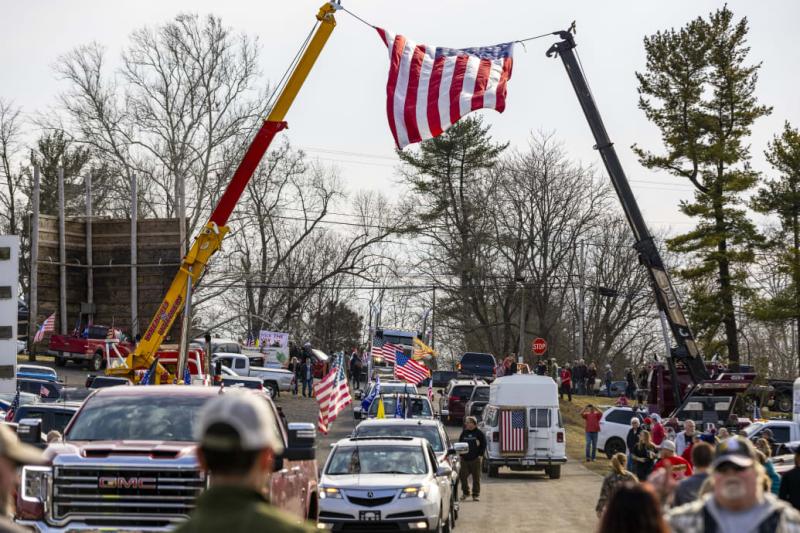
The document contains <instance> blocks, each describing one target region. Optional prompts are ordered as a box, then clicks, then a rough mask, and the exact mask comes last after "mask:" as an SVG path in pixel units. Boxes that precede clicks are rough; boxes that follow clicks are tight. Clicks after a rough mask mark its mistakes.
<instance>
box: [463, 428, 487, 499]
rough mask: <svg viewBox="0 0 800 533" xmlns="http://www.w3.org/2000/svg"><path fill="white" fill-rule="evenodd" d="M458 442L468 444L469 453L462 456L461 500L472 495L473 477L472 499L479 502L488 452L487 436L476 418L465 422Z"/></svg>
mask: <svg viewBox="0 0 800 533" xmlns="http://www.w3.org/2000/svg"><path fill="white" fill-rule="evenodd" d="M458 442H466V443H467V445H468V446H469V451H468V452H467V453H465V454H464V455H462V456H461V474H460V476H459V477H460V479H461V499H462V500H466V499H467V498H468V497H469V495H470V490H469V477H470V476H472V499H473V500H474V501H478V498H479V496H480V493H481V461H482V460H483V453H484V452H485V451H486V436H485V435H484V434H483V432H482V431H481V430H480V429H478V422H477V420H475V417H474V416H468V417H467V418H466V419H465V420H464V431H462V432H461V435H460V436H459V437H458Z"/></svg>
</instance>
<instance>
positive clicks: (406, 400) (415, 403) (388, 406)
mask: <svg viewBox="0 0 800 533" xmlns="http://www.w3.org/2000/svg"><path fill="white" fill-rule="evenodd" d="M380 399H382V400H383V410H384V413H385V416H386V418H434V417H435V416H436V415H435V413H434V412H433V406H432V405H431V401H430V400H429V399H428V398H427V397H426V396H422V395H419V394H416V395H415V394H383V393H381V395H380ZM398 402H399V403H400V412H401V413H403V414H402V415H401V416H399V417H398V416H397V414H396V413H397V404H398ZM379 404H380V402H379V401H378V400H375V401H374V402H372V405H370V406H369V411H367V418H375V417H376V416H378V406H379Z"/></svg>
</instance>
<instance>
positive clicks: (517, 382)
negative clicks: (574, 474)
mask: <svg viewBox="0 0 800 533" xmlns="http://www.w3.org/2000/svg"><path fill="white" fill-rule="evenodd" d="M480 428H481V430H482V431H483V432H484V434H485V435H486V443H487V446H486V456H485V457H484V461H483V467H484V471H485V472H488V473H489V477H497V475H498V469H499V468H500V467H501V466H507V467H509V468H510V469H511V470H514V471H518V470H543V471H544V472H545V473H546V474H547V475H548V476H549V477H550V479H558V478H559V477H561V465H562V464H563V463H566V462H567V447H566V442H565V441H566V433H565V431H564V426H563V424H562V422H561V411H560V410H559V408H558V390H557V387H556V383H555V382H554V381H553V379H552V378H550V377H547V376H538V375H535V374H515V375H513V376H507V377H502V378H498V379H496V380H495V381H494V383H492V385H491V387H490V388H489V404H488V405H487V406H486V409H485V410H484V411H483V420H482V421H481V425H480Z"/></svg>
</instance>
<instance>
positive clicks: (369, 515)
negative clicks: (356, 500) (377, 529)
mask: <svg viewBox="0 0 800 533" xmlns="http://www.w3.org/2000/svg"><path fill="white" fill-rule="evenodd" d="M358 519H359V520H361V521H362V522H379V521H380V519H381V512H380V511H359V512H358Z"/></svg>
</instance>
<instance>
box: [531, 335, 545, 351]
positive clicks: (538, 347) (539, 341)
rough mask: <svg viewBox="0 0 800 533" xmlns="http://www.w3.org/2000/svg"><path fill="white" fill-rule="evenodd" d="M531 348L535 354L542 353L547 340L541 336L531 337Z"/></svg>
mask: <svg viewBox="0 0 800 533" xmlns="http://www.w3.org/2000/svg"><path fill="white" fill-rule="evenodd" d="M531 348H532V349H533V353H534V354H535V355H544V352H546V351H547V341H546V340H544V339H543V338H541V337H536V338H535V339H533V343H532V344H531Z"/></svg>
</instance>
